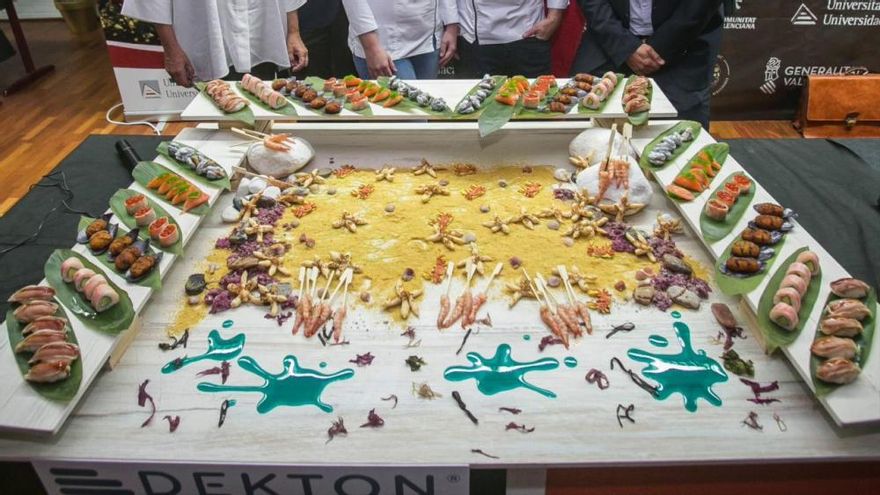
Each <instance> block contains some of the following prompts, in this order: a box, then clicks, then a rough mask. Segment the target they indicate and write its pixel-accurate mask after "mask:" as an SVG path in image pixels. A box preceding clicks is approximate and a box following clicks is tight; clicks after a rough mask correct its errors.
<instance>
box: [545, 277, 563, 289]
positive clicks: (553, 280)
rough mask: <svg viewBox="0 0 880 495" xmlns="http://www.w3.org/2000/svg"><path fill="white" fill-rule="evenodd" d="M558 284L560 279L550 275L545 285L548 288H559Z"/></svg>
mask: <svg viewBox="0 0 880 495" xmlns="http://www.w3.org/2000/svg"><path fill="white" fill-rule="evenodd" d="M560 284H562V279H561V278H559V277H557V276H555V275H552V276H550V278H548V279H547V285H548V286H550V287H553V288H556V287H559V285H560Z"/></svg>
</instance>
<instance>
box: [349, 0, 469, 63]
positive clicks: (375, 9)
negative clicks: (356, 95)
mask: <svg viewBox="0 0 880 495" xmlns="http://www.w3.org/2000/svg"><path fill="white" fill-rule="evenodd" d="M342 4H343V6H344V7H345V13H346V14H347V15H348V23H349V28H348V33H349V36H348V46H349V48H350V49H351V52H352V54H353V55H354V65H355V67H356V68H357V71H358V74H359V75H360V76H361V77H363V78H375V77H378V76H390V75H392V74H397V76H398V77H400V78H401V79H433V78H435V77H437V69H438V67H439V66H442V65H446V64H447V63H448V62H449V61H450V60H452V57H454V56H455V51H456V39H457V37H458V12H457V8H456V4H455V0H342Z"/></svg>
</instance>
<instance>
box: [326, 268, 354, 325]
mask: <svg viewBox="0 0 880 495" xmlns="http://www.w3.org/2000/svg"><path fill="white" fill-rule="evenodd" d="M353 276H354V272H353V270H352V269H351V268H348V269H346V270H345V271H344V272H343V273H342V277H340V279H339V282H340V283H344V284H345V286H344V287H343V289H342V305H341V306H340V307H339V308H338V309H337V310H336V311H335V312H334V313H333V342H339V339H341V338H342V323H343V322H344V321H345V315H346V314H347V313H348V286H349V285H350V284H351V279H352V277H353ZM336 290H339V286H338V285H337V286H336ZM336 290H334V291H333V294H331V295H330V299H329V300H331V301H332V300H333V296H335V295H336Z"/></svg>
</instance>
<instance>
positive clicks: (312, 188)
mask: <svg viewBox="0 0 880 495" xmlns="http://www.w3.org/2000/svg"><path fill="white" fill-rule="evenodd" d="M320 190H321V186H319V185H318V184H312V185H311V186H309V192H310V193H312V194H316V193H317V192H318V191H320Z"/></svg>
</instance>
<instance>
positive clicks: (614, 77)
mask: <svg viewBox="0 0 880 495" xmlns="http://www.w3.org/2000/svg"><path fill="white" fill-rule="evenodd" d="M602 79H607V80H609V81H611V84H613V85H615V86H616V85H617V74H616V73H614V72H613V71H608V72H606V73H605V74H602Z"/></svg>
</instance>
